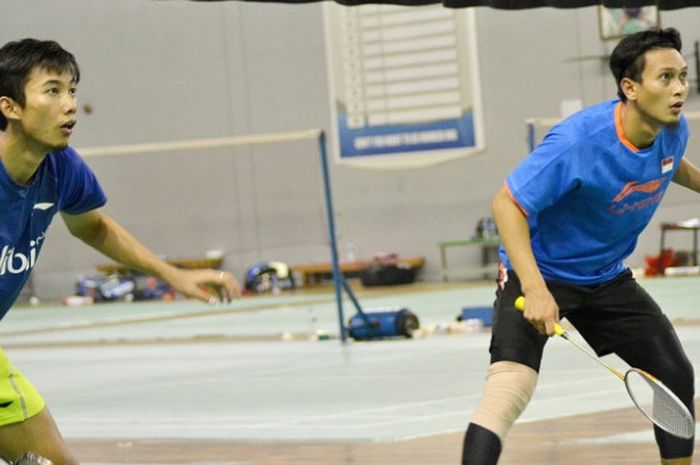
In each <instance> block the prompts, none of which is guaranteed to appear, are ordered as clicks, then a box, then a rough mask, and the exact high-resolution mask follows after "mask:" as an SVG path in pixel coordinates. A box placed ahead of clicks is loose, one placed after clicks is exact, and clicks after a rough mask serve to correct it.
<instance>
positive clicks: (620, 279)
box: [489, 270, 672, 371]
mask: <svg viewBox="0 0 700 465" xmlns="http://www.w3.org/2000/svg"><path fill="white" fill-rule="evenodd" d="M547 288H548V289H549V291H550V292H551V293H552V295H553V296H554V300H555V301H556V302H557V305H559V316H560V318H566V319H567V320H569V322H570V323H571V324H573V325H574V327H575V328H576V329H577V330H578V331H579V333H580V334H581V336H582V337H583V338H584V339H585V340H586V342H588V344H590V346H591V347H592V348H593V350H595V352H596V353H597V354H598V355H605V354H609V353H613V352H615V350H616V348H619V347H622V346H624V345H627V344H630V343H633V342H636V341H639V340H641V339H644V338H646V337H648V336H650V335H652V334H655V333H658V332H662V331H668V330H670V329H672V326H671V322H670V321H669V320H668V318H666V316H665V315H664V314H663V313H662V311H661V309H660V308H659V306H658V305H657V303H656V302H655V301H654V299H652V298H651V296H650V295H649V294H647V293H646V291H645V290H644V289H642V287H641V286H640V285H639V284H637V281H635V279H634V277H633V276H632V272H631V271H629V270H627V271H625V272H623V273H621V274H620V275H619V276H617V277H616V278H615V279H613V280H611V281H608V282H607V283H604V284H601V285H599V286H595V287H587V286H577V285H574V284H569V283H562V282H556V281H547ZM520 295H522V291H521V288H520V280H518V277H517V275H516V274H515V273H514V272H512V271H508V272H507V275H506V274H504V273H502V276H501V277H500V278H499V286H498V289H497V291H496V302H495V303H494V321H493V331H492V335H491V346H490V348H489V350H490V352H491V363H494V362H497V361H502V360H508V361H513V362H519V363H523V364H525V365H528V366H530V367H532V368H533V369H535V370H537V371H539V368H540V361H541V359H542V351H543V350H544V346H545V344H546V343H547V340H548V339H549V337H547V336H544V335H541V334H540V333H538V332H537V330H536V329H535V328H534V327H533V326H532V325H531V324H530V323H529V322H528V321H527V320H526V319H525V318H524V317H523V315H522V312H520V311H518V310H516V309H515V307H514V305H513V303H514V302H515V299H516V298H517V297H518V296H520Z"/></svg>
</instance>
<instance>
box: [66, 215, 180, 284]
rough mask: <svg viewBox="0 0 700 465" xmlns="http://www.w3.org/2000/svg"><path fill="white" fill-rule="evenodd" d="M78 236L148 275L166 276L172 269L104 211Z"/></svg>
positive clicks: (112, 257)
mask: <svg viewBox="0 0 700 465" xmlns="http://www.w3.org/2000/svg"><path fill="white" fill-rule="evenodd" d="M77 236H78V237H79V238H80V239H81V240H82V241H83V242H85V243H86V244H88V245H90V246H91V247H92V248H94V249H95V250H97V251H99V252H101V253H103V254H104V255H106V256H107V257H109V258H111V259H113V260H115V261H117V262H119V263H121V264H123V265H125V266H127V267H129V268H133V269H136V270H139V271H142V272H144V273H146V274H148V275H153V276H157V277H160V278H163V279H166V280H167V278H168V276H170V274H172V272H173V271H174V270H175V268H174V267H173V266H172V265H170V264H168V263H167V262H165V261H164V260H162V259H161V258H160V257H158V256H157V255H155V254H154V253H153V252H151V251H150V250H149V249H148V248H147V247H146V246H144V245H143V244H142V243H141V242H139V241H138V240H137V239H136V238H135V237H134V236H132V235H131V234H130V233H129V232H128V231H126V230H125V229H124V228H122V227H121V226H120V225H119V224H118V223H117V222H116V221H114V220H113V219H112V218H110V217H109V216H107V215H105V214H100V215H99V217H98V219H97V220H96V221H95V222H94V225H93V226H92V227H91V228H87V229H86V231H84V233H82V234H80V235H77Z"/></svg>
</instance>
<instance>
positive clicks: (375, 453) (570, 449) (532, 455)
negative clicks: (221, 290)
mask: <svg viewBox="0 0 700 465" xmlns="http://www.w3.org/2000/svg"><path fill="white" fill-rule="evenodd" d="M647 428H650V424H649V423H648V422H647V420H646V419H645V418H644V417H642V416H641V415H640V414H639V412H638V411H637V410H636V409H635V408H628V409H621V410H615V411H610V412H605V413H595V414H587V415H577V416H573V417H568V418H558V419H554V420H543V421H535V422H527V423H521V424H517V425H516V426H515V427H514V428H513V429H512V431H511V433H510V435H509V437H508V441H507V443H506V446H505V448H504V451H503V455H502V457H501V460H500V462H499V464H500V465H534V464H537V465H589V464H595V465H628V464H629V465H632V464H634V465H643V464H657V463H659V459H658V453H657V449H656V446H655V445H654V444H652V443H650V442H631V441H630V442H627V441H621V442H618V443H604V444H603V443H601V444H595V443H586V442H585V441H586V440H595V439H597V438H604V437H606V436H611V435H617V434H622V433H635V432H639V431H644V430H646V429H647ZM462 439H463V435H462V433H451V434H442V435H438V436H433V437H427V438H420V439H412V440H407V441H397V442H386V443H360V442H351V443H342V442H285V443H280V442H252V443H250V442H228V441H209V440H205V441H195V440H187V441H183V440H177V441H168V440H137V439H119V440H80V441H69V444H70V446H71V447H72V449H73V450H74V451H75V453H76V454H77V456H78V457H79V459H80V460H81V462H82V463H110V464H116V463H137V464H146V463H148V464H151V463H152V464H161V463H162V464H184V463H221V464H229V465H234V464H235V465H244V464H246V465H349V464H357V465H394V464H402V465H428V464H434V465H439V464H450V465H457V464H459V463H460V456H461V446H462Z"/></svg>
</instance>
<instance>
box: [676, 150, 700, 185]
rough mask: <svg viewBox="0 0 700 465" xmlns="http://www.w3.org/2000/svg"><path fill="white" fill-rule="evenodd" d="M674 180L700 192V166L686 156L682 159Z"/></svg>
mask: <svg viewBox="0 0 700 465" xmlns="http://www.w3.org/2000/svg"><path fill="white" fill-rule="evenodd" d="M673 182H675V183H676V184H679V185H681V186H683V187H687V188H688V189H691V190H693V191H695V192H700V168H698V167H697V166H695V165H694V164H692V163H691V162H690V161H688V160H687V159H685V158H683V159H681V163H680V165H679V166H678V169H677V170H676V173H675V174H674V175H673Z"/></svg>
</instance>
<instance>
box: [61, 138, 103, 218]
mask: <svg viewBox="0 0 700 465" xmlns="http://www.w3.org/2000/svg"><path fill="white" fill-rule="evenodd" d="M51 156H53V157H55V160H54V162H55V163H56V170H57V172H58V174H59V180H58V181H59V187H58V195H59V199H58V208H59V210H60V211H62V212H64V213H68V214H70V215H78V214H80V213H85V212H87V211H90V210H94V209H96V208H99V207H101V206H103V205H104V204H105V203H106V202H107V197H106V196H105V193H104V191H103V190H102V187H101V186H100V184H99V182H98V181H97V177H96V176H95V173H93V172H92V170H91V169H90V167H89V166H88V165H87V163H85V161H84V160H83V159H82V158H81V157H80V155H78V153H77V152H76V151H75V150H73V149H72V148H70V147H68V148H66V149H65V150H62V151H59V152H53V153H52V154H51Z"/></svg>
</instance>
